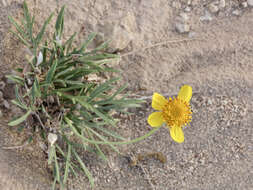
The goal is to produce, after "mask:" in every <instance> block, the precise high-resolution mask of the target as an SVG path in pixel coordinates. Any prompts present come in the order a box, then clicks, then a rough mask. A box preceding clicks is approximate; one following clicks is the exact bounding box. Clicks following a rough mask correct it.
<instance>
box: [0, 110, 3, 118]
mask: <svg viewBox="0 0 253 190" xmlns="http://www.w3.org/2000/svg"><path fill="white" fill-rule="evenodd" d="M1 117H3V112H2V110H0V118H1Z"/></svg>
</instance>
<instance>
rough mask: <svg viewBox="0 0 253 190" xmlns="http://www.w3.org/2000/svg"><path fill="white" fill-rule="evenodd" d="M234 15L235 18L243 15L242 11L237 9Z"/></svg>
mask: <svg viewBox="0 0 253 190" xmlns="http://www.w3.org/2000/svg"><path fill="white" fill-rule="evenodd" d="M232 14H233V15H235V16H240V15H241V11H240V10H238V9H235V10H233V12H232Z"/></svg>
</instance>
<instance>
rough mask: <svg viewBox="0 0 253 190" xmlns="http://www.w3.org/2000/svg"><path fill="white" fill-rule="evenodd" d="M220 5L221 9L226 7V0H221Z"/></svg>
mask: <svg viewBox="0 0 253 190" xmlns="http://www.w3.org/2000/svg"><path fill="white" fill-rule="evenodd" d="M219 7H220V8H221V9H223V8H225V7H226V0H220V3H219Z"/></svg>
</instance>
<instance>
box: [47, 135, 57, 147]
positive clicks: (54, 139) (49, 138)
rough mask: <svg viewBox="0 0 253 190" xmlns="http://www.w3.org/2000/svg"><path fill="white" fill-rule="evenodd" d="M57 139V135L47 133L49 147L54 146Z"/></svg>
mask: <svg viewBox="0 0 253 190" xmlns="http://www.w3.org/2000/svg"><path fill="white" fill-rule="evenodd" d="M57 138H58V137H57V135H56V134H54V133H49V134H48V137H47V139H48V142H49V143H50V145H51V146H53V145H54V143H55V141H57Z"/></svg>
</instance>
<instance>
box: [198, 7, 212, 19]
mask: <svg viewBox="0 0 253 190" xmlns="http://www.w3.org/2000/svg"><path fill="white" fill-rule="evenodd" d="M212 20H213V18H212V16H211V15H210V13H209V12H208V11H207V10H206V11H205V15H204V16H201V17H200V21H212Z"/></svg>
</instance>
